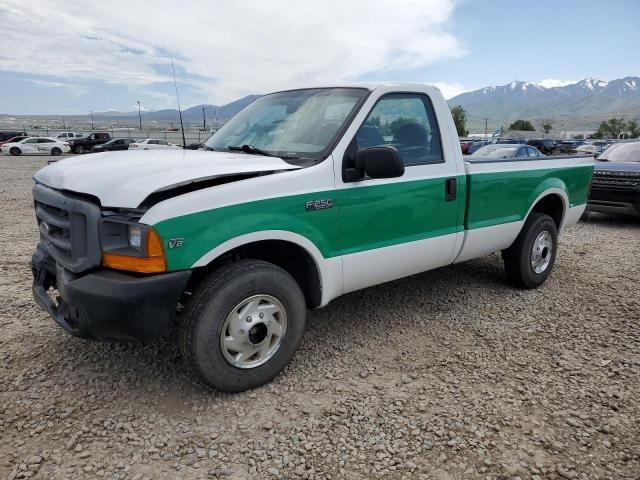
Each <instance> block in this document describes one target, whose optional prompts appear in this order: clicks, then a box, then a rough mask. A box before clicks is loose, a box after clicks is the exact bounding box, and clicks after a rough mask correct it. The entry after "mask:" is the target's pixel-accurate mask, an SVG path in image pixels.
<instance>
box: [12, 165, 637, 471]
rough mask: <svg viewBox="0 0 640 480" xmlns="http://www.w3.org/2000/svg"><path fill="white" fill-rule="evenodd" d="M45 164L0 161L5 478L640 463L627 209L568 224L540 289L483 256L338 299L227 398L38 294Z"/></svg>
mask: <svg viewBox="0 0 640 480" xmlns="http://www.w3.org/2000/svg"><path fill="white" fill-rule="evenodd" d="M47 160H48V158H46V157H40V158H38V157H31V158H29V157H20V158H12V157H0V200H1V204H2V206H3V213H2V215H1V216H0V327H2V335H1V337H0V366H1V368H0V478H9V479H14V478H28V477H32V478H78V479H79V478H83V479H84V478H94V477H95V478H115V479H124V478H127V479H135V480H140V479H156V478H166V479H174V478H194V479H210V478H230V479H240V478H265V479H270V478H305V479H306V478H309V479H313V478H315V479H322V478H354V479H369V478H390V479H401V478H411V479H413V478H425V479H426V478H429V479H454V478H465V479H466V478H482V479H503V478H509V479H518V478H519V479H522V480H523V479H541V478H552V479H553V478H564V479H587V478H588V479H594V478H610V479H638V478H640V405H639V403H640V376H639V373H640V327H639V325H638V318H639V317H640V288H639V286H638V276H639V273H640V222H637V221H635V220H625V219H615V218H611V217H606V216H597V217H596V218H594V219H593V221H591V222H589V223H587V224H585V223H580V224H578V225H576V226H575V227H573V228H572V229H570V230H569V231H567V232H566V233H565V235H564V236H563V237H561V252H560V254H559V256H558V260H557V262H556V266H555V270H554V273H553V274H552V277H551V278H550V279H549V281H548V282H547V283H546V284H545V285H544V286H542V287H541V288H539V289H538V290H536V291H521V290H514V289H512V288H510V287H509V286H508V285H506V284H505V281H504V277H503V272H502V263H501V260H500V258H499V256H496V255H491V256H487V257H484V258H481V259H478V260H475V261H471V262H468V263H465V264H462V265H457V266H454V267H449V268H445V269H439V270H436V271H433V272H429V273H426V274H422V275H418V276H414V277H411V278H408V279H404V280H400V281H396V282H393V283H391V284H387V285H384V286H378V287H374V288H370V289H367V290H364V291H362V292H357V293H354V294H350V295H348V296H345V297H343V298H341V299H338V300H337V301H335V302H333V303H332V304H331V305H330V306H329V307H328V308H326V309H324V310H321V311H318V312H314V313H312V314H310V316H309V322H308V327H307V332H306V335H305V339H304V341H303V344H302V346H301V348H300V350H299V351H298V354H297V355H296V358H295V360H294V362H293V363H292V364H291V365H290V366H289V367H288V368H287V369H286V371H285V372H284V373H283V374H282V375H280V376H279V377H278V378H277V379H276V380H275V381H274V382H272V383H271V384H269V385H266V386H264V387H262V388H259V389H257V390H253V391H251V392H247V393H243V394H238V395H228V394H221V393H219V392H214V391H210V390H208V389H207V388H206V387H204V386H203V385H202V384H200V383H198V382H195V381H193V380H192V379H191V378H190V377H189V376H188V375H187V374H186V372H185V368H184V367H183V365H182V363H181V359H180V355H179V352H178V349H177V348H176V345H175V341H174V339H173V338H171V337H169V338H166V339H164V340H163V341H160V342H158V343H156V344H153V345H147V346H143V345H112V344H103V343H94V342H87V341H82V340H78V339H75V338H72V337H70V336H67V335H66V334H64V333H63V331H62V330H61V329H60V328H58V327H57V326H56V325H55V324H54V323H53V321H51V320H50V319H49V318H48V317H47V315H46V314H45V313H44V312H43V311H41V310H40V309H39V308H38V307H37V306H36V305H35V304H34V302H33V300H32V298H31V291H30V284H31V273H30V271H29V267H28V260H29V258H30V255H31V253H32V250H33V249H34V247H35V244H36V241H37V230H36V227H35V220H34V217H33V213H32V207H31V199H30V183H31V179H30V178H31V175H32V174H33V173H34V172H35V171H36V170H37V169H38V168H39V167H41V166H42V165H44V164H46V161H47Z"/></svg>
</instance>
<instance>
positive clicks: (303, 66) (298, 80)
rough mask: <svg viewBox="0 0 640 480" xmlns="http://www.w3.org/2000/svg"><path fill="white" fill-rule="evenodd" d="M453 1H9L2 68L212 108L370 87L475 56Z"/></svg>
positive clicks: (1, 16) (1, 10) (1, 12)
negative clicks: (379, 79) (373, 80)
mask: <svg viewBox="0 0 640 480" xmlns="http://www.w3.org/2000/svg"><path fill="white" fill-rule="evenodd" d="M453 8H454V5H453V0H398V1H397V2H388V1H385V0H375V1H373V0H372V1H367V0H352V1H346V2H345V1H344V0H326V1H323V2H318V1H314V2H311V1H305V0H301V1H298V2H291V1H289V0H270V1H268V2H267V1H264V2H247V3H244V2H226V1H221V0H220V1H213V0H192V1H184V2H180V3H178V4H176V3H175V2H174V1H171V0H158V1H154V2H152V3H151V2H143V1H138V2H131V1H124V0H111V1H109V2H90V1H82V0H73V1H71V0H57V1H55V2H51V1H49V0H30V1H29V2H28V7H27V6H26V4H25V2H24V1H23V0H4V1H3V2H2V6H0V22H1V24H2V25H3V29H2V45H3V48H2V50H3V53H2V55H0V70H3V71H10V72H19V73H24V74H46V75H48V76H59V77H60V78H64V79H68V80H98V81H102V82H106V83H111V84H123V85H127V86H130V87H131V86H135V87H144V86H148V85H153V84H158V83H164V82H170V81H171V76H170V69H168V68H167V66H168V63H169V58H168V57H169V55H172V56H173V57H174V60H175V63H176V73H177V74H178V76H179V81H180V82H181V83H183V84H187V85H189V86H191V87H193V88H195V89H197V90H198V91H199V92H201V94H202V95H203V97H204V98H206V99H207V101H215V102H218V101H228V100H232V99H235V98H237V97H238V96H241V95H246V94H248V93H265V92H268V91H270V90H274V89H281V88H289V87H291V86H300V85H310V84H332V83H335V82H337V81H350V80H353V79H363V78H367V74H371V75H373V74H374V73H375V74H380V73H383V72H385V71H394V72H397V71H404V70H412V69H416V68H420V67H424V66H427V65H430V64H432V63H433V62H436V61H437V60H440V59H445V58H452V57H459V56H462V55H464V54H465V53H466V50H465V48H464V46H463V45H462V44H461V42H460V41H459V40H458V38H457V37H456V36H455V35H454V34H453V33H451V32H450V31H448V30H447V25H448V21H449V19H450V17H451V15H452V13H453Z"/></svg>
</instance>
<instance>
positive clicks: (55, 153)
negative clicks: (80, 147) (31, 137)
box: [51, 147, 62, 156]
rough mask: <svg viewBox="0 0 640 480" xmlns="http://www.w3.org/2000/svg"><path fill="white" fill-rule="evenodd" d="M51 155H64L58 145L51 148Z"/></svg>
mask: <svg viewBox="0 0 640 480" xmlns="http://www.w3.org/2000/svg"><path fill="white" fill-rule="evenodd" d="M51 155H54V156H58V155H62V150H60V149H59V148H58V147H53V148H52V149H51Z"/></svg>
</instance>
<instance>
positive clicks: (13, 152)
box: [9, 147, 22, 157]
mask: <svg viewBox="0 0 640 480" xmlns="http://www.w3.org/2000/svg"><path fill="white" fill-rule="evenodd" d="M9 153H10V154H11V155H13V156H14V157H17V156H18V155H22V150H20V149H19V148H18V147H13V148H12V149H11V150H9Z"/></svg>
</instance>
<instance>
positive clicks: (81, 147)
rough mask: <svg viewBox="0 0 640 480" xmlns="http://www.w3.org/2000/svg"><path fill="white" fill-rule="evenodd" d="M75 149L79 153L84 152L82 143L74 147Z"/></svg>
mask: <svg viewBox="0 0 640 480" xmlns="http://www.w3.org/2000/svg"><path fill="white" fill-rule="evenodd" d="M73 151H74V152H75V153H77V154H81V153H84V147H83V146H82V145H78V146H77V147H74V149H73Z"/></svg>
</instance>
